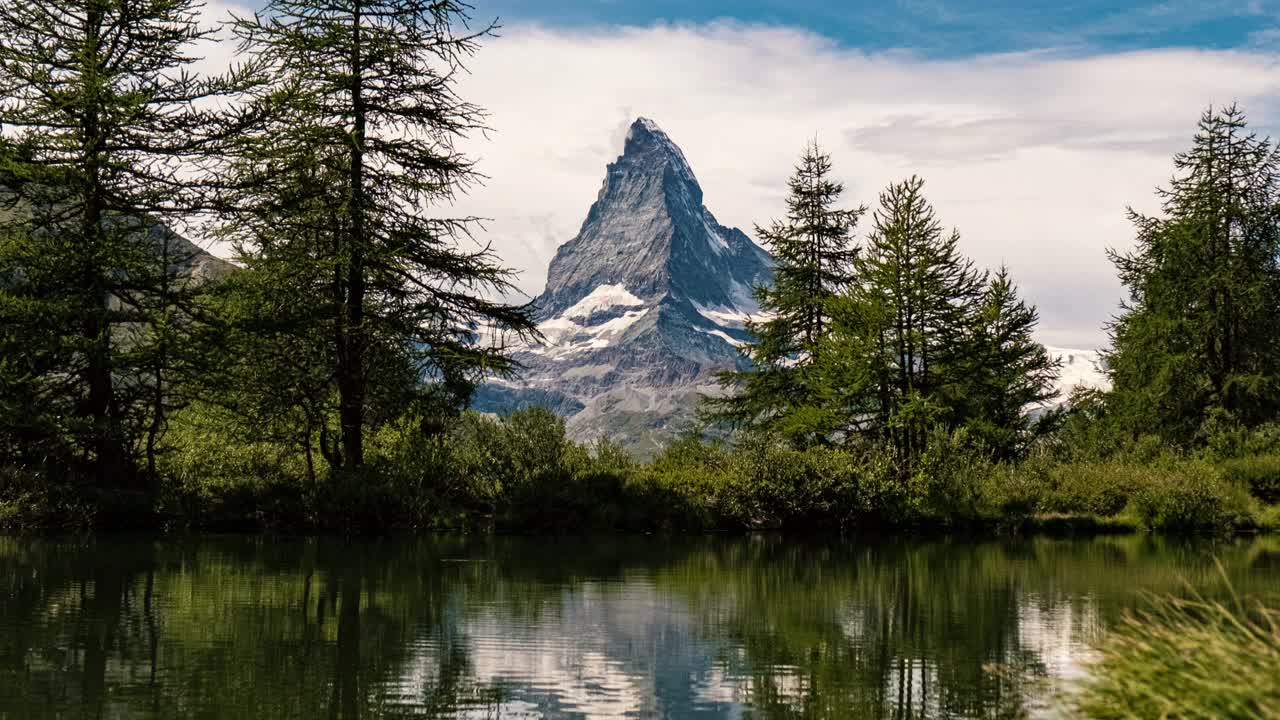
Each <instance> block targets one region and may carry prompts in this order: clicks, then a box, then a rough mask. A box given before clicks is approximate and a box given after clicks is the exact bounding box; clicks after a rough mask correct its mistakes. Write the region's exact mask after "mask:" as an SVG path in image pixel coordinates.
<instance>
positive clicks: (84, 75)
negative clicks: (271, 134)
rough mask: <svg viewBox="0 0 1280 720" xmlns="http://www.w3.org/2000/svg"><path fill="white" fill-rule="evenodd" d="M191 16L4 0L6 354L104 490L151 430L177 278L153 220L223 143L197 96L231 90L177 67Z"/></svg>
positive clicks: (0, 94) (129, 466)
mask: <svg viewBox="0 0 1280 720" xmlns="http://www.w3.org/2000/svg"><path fill="white" fill-rule="evenodd" d="M197 16H198V4H197V3H196V2H195V1H194V0H50V1H49V2H41V3H23V2H11V1H7V2H0V37H3V38H4V42H3V43H0V127H5V128H6V129H7V130H9V131H10V133H11V137H12V140H13V143H14V145H15V146H16V149H15V150H14V151H13V152H11V153H10V155H9V157H8V158H7V159H6V160H5V161H4V165H5V166H4V168H3V170H2V171H0V172H3V175H4V176H5V178H6V180H5V183H4V187H3V190H2V191H0V192H3V195H4V200H5V205H6V206H7V209H4V210H0V234H2V235H3V246H2V247H0V250H2V251H3V258H0V267H5V268H13V269H15V270H14V271H13V272H12V274H11V276H10V281H9V282H8V283H6V284H5V285H3V286H0V314H3V315H4V317H5V319H6V320H7V321H9V323H11V325H10V326H9V327H10V329H8V330H7V331H6V334H5V337H4V342H5V343H6V344H7V345H9V347H6V348H5V355H6V356H10V357H16V358H20V359H19V360H18V364H19V365H21V366H22V370H21V371H20V372H23V373H26V378H27V381H26V389H27V390H28V391H30V392H31V393H32V395H31V398H32V399H33V400H35V401H37V402H38V404H39V406H40V407H41V408H43V413H42V417H43V418H44V419H45V420H47V422H46V423H44V425H45V429H46V430H48V431H50V432H55V433H57V434H59V435H61V436H62V437H63V439H65V440H66V441H67V442H69V443H70V445H69V446H68V447H69V449H70V450H71V451H73V452H75V453H76V454H77V455H78V456H79V460H80V462H81V464H82V465H83V466H86V467H89V468H91V471H90V472H91V474H92V475H93V476H94V477H95V478H96V480H97V483H98V485H99V487H105V486H107V485H108V484H111V483H120V482H124V481H126V480H127V479H128V478H130V477H132V476H134V475H135V474H136V473H135V463H134V461H135V458H136V453H137V451H138V446H139V437H140V436H142V435H150V436H152V438H153V439H154V435H155V422H157V421H156V420H155V418H152V419H151V420H148V419H147V415H148V414H149V413H154V412H156V410H157V409H158V407H159V405H158V404H157V402H156V400H155V398H156V396H157V395H162V394H163V393H164V389H163V383H164V380H163V373H162V371H157V370H156V368H157V367H158V365H157V364H156V362H157V358H159V357H162V356H166V354H167V353H166V352H159V353H156V352H152V351H150V350H147V349H146V348H144V345H145V344H149V343H151V342H153V340H154V339H155V337H156V336H155V334H154V333H151V332H149V331H148V330H147V329H148V328H155V327H157V326H156V325H155V324H154V322H155V320H156V315H155V309H156V304H155V302H154V300H155V298H156V297H157V295H159V294H162V293H163V292H164V289H165V288H167V287H170V286H171V284H172V283H174V281H175V278H174V275H173V272H172V268H173V266H174V263H173V262H172V261H173V260H174V258H163V257H159V256H158V253H157V241H158V240H160V241H161V246H166V243H164V242H163V238H160V237H158V236H157V235H156V231H155V227H156V224H157V223H158V222H161V221H164V220H167V219H175V218H176V217H177V216H179V215H180V214H182V213H183V212H184V210H185V209H186V206H187V203H188V202H189V199H190V193H189V192H187V191H188V190H189V189H190V184H191V183H190V181H189V180H188V179H187V177H186V176H184V175H183V174H182V173H181V172H180V167H181V164H182V162H183V161H184V160H185V159H187V158H189V157H191V156H193V155H198V154H199V153H201V152H203V151H204V149H205V148H207V146H208V144H209V143H211V142H213V141H214V140H215V139H216V133H214V132H213V128H214V122H213V117H212V116H211V115H210V114H209V113H207V112H204V111H201V110H199V109H198V107H197V106H198V104H199V101H201V100H203V99H206V98H208V97H210V96H212V95H216V94H220V93H222V92H225V91H227V90H228V89H229V88H230V87H231V83H224V82H206V81H202V80H199V79H197V78H195V77H194V76H192V75H191V74H189V73H188V72H186V70H185V68H186V67H187V66H188V65H189V64H190V63H191V62H192V60H193V58H191V57H189V56H188V54H187V53H188V51H189V48H190V46H191V44H192V43H193V42H195V41H197V40H199V39H201V38H203V37H204V36H205V34H206V33H205V31H204V30H202V29H200V28H199V27H198V26H197V24H196V19H197ZM11 353H12V354H13V355H10V354H11ZM152 383H154V384H155V385H156V386H157V387H156V388H151V389H150V390H149V389H148V388H149V386H150V384H152ZM160 422H162V421H160ZM148 427H151V428H152V429H151V430H150V431H147V430H144V428H148ZM28 429H29V428H28ZM11 430H12V429H11V428H5V431H6V432H9V431H11ZM152 445H153V444H148V447H151V448H152V449H153V447H152Z"/></svg>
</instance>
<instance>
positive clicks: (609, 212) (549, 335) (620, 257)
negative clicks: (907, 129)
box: [475, 118, 772, 451]
mask: <svg viewBox="0 0 1280 720" xmlns="http://www.w3.org/2000/svg"><path fill="white" fill-rule="evenodd" d="M771 279H772V275H771V271H770V259H769V255H768V253H766V252H765V251H764V250H763V249H761V248H760V247H759V246H757V245H756V244H755V243H753V242H752V241H751V240H750V239H749V238H748V237H747V236H746V235H745V234H744V233H743V232H742V231H741V230H738V229H736V228H728V227H725V226H723V225H721V224H720V223H719V222H717V221H716V219H715V216H714V215H712V214H711V211H709V210H708V209H707V208H706V206H705V205H703V201H702V188H701V187H699V185H698V181H697V179H696V178H695V177H694V174H693V169H692V168H690V167H689V163H688V161H687V160H686V159H685V157H684V154H683V153H682V152H680V148H679V147H677V146H676V144H675V143H674V142H672V141H671V138H669V137H668V136H667V135H666V133H664V132H663V131H662V130H661V129H660V128H659V127H658V126H657V125H656V124H654V123H653V122H652V121H651V120H647V119H645V118H640V119H639V120H636V121H635V123H633V124H632V125H631V128H630V130H629V132H628V133H627V138H626V144H625V146H624V148H623V152H622V155H621V156H620V157H619V158H618V159H617V160H615V161H614V162H613V163H611V164H609V166H608V169H607V171H606V174H605V179H604V183H603V185H602V186H601V188H600V194H599V195H598V196H597V198H596V201H595V203H594V204H593V205H592V206H591V209H590V211H589V212H588V213H587V218H586V220H585V221H584V222H583V224H582V228H581V230H579V232H578V235H577V236H576V237H574V238H573V239H572V240H570V241H568V242H566V243H565V244H564V245H562V246H560V248H559V250H558V251H557V252H556V255H555V258H554V259H553V260H552V261H551V267H550V271H549V273H548V276H547V286H546V290H545V291H544V292H543V293H542V295H540V296H539V297H538V298H537V299H536V301H535V302H536V306H537V308H538V318H539V321H540V323H539V328H540V329H541V331H542V334H543V336H544V339H543V340H542V342H539V343H531V344H528V345H524V346H521V347H518V348H516V352H515V356H516V359H517V360H519V361H520V362H521V363H523V364H524V366H525V371H524V373H523V374H522V377H521V378H520V379H519V380H518V381H515V382H498V383H491V384H488V385H485V386H484V387H482V388H481V389H480V391H479V393H478V395H477V398H476V402H475V406H476V407H477V408H478V409H480V410H482V411H492V412H507V411H510V410H513V409H516V408H519V407H523V406H528V405H548V406H551V407H552V408H553V409H555V410H557V411H558V412H560V413H561V414H562V415H565V416H566V417H567V418H568V427H569V431H570V433H571V434H572V435H573V436H574V437H575V438H577V439H579V440H591V439H594V438H598V437H611V438H613V439H616V440H618V441H620V442H624V443H625V444H627V445H630V446H632V447H634V448H636V449H639V450H642V451H644V450H649V449H653V448H655V447H657V446H658V445H660V444H662V443H663V442H664V441H666V440H667V439H669V438H670V437H672V436H673V435H675V434H677V433H678V432H679V431H680V430H681V429H682V427H684V426H685V425H686V424H687V422H688V420H689V419H690V418H691V416H692V411H693V409H694V406H695V404H696V396H697V394H698V393H699V392H712V391H714V390H715V388H716V385H715V383H714V380H713V376H714V373H715V372H716V371H718V370H722V369H725V368H732V367H740V366H741V365H742V363H743V362H744V360H743V358H742V356H741V355H740V354H739V353H738V351H737V346H738V345H740V344H741V343H742V342H743V341H745V340H746V339H747V335H746V333H745V331H744V329H743V324H744V322H745V321H746V320H747V319H748V318H749V317H751V316H752V315H754V314H756V313H758V312H759V308H758V306H757V305H756V303H755V301H754V300H753V299H752V290H751V289H752V287H753V286H755V285H760V284H767V283H769V282H770V281H771Z"/></svg>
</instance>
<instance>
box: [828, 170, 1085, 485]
mask: <svg viewBox="0 0 1280 720" xmlns="http://www.w3.org/2000/svg"><path fill="white" fill-rule="evenodd" d="M922 190H923V182H922V181H921V180H920V179H919V178H911V179H909V180H907V181H905V182H902V183H898V184H895V185H892V186H890V187H889V189H888V190H886V191H885V192H884V193H882V194H881V197H880V203H881V207H880V208H879V209H878V210H877V211H876V213H875V215H874V228H873V230H872V232H871V235H870V236H869V238H868V240H867V245H866V248H865V249H864V251H863V253H862V255H861V256H860V257H859V258H858V259H857V261H856V262H855V270H856V274H857V278H858V282H857V283H855V284H854V285H853V286H852V287H851V288H850V289H849V291H848V292H847V293H846V294H845V295H843V296H842V297H840V298H839V299H838V300H837V301H835V303H834V304H833V307H834V308H835V311H834V313H833V316H834V320H833V323H832V331H831V333H830V335H829V336H828V337H827V339H826V342H827V344H828V347H829V349H828V350H827V351H825V352H824V354H823V359H824V365H823V370H824V377H825V378H826V381H827V387H828V388H829V392H828V397H829V400H830V405H829V408H830V409H829V412H830V414H832V415H835V416H838V417H839V418H840V419H841V429H842V430H843V431H844V432H845V433H847V434H849V435H853V436H862V437H863V438H866V439H868V440H871V441H875V442H882V443H887V444H888V445H889V446H891V447H892V448H894V450H895V452H897V453H898V454H899V455H900V457H901V458H902V463H903V468H904V470H906V469H907V468H909V466H910V465H911V464H912V463H914V462H916V461H917V460H918V459H919V458H920V457H921V456H922V455H923V454H924V453H925V451H926V450H927V446H928V441H929V438H930V437H931V435H932V434H933V431H934V428H936V427H941V428H945V429H947V430H954V429H958V428H967V429H968V432H969V434H970V435H971V436H972V438H973V439H974V440H975V441H979V442H981V443H982V444H983V445H985V446H986V448H987V449H988V450H989V451H991V452H992V453H993V454H994V456H995V457H997V458H999V459H1009V458H1014V457H1018V456H1020V455H1021V454H1022V453H1023V452H1025V450H1026V448H1027V447H1028V445H1029V444H1030V442H1031V441H1032V440H1033V439H1034V436H1035V433H1034V432H1033V429H1034V426H1035V425H1036V424H1035V423H1033V422H1032V421H1031V420H1030V419H1029V418H1028V416H1027V414H1026V411H1027V408H1028V407H1034V406H1042V405H1043V404H1044V403H1045V402H1046V401H1048V400H1051V399H1052V398H1053V397H1054V395H1055V391H1054V389H1053V384H1054V382H1055V380H1056V377H1057V369H1058V366H1059V364H1058V363H1057V362H1056V361H1054V360H1053V359H1051V358H1050V357H1049V356H1048V353H1046V352H1045V350H1044V347H1043V346H1041V345H1040V344H1039V343H1037V342H1035V340H1034V339H1033V337H1032V333H1033V331H1034V329H1035V326H1036V322H1037V317H1036V312H1035V309H1034V308H1032V307H1030V306H1028V305H1027V304H1026V303H1025V302H1024V301H1023V300H1021V299H1020V298H1019V297H1018V294H1017V288H1016V287H1015V286H1014V284H1013V282H1012V280H1011V279H1010V278H1009V275H1008V272H1007V271H1006V270H1005V269H1004V268H1001V269H1000V271H999V272H997V273H996V274H995V276H993V277H990V278H988V277H987V275H986V274H985V273H980V272H978V271H977V270H976V269H975V268H974V266H973V263H972V262H970V261H969V260H967V259H965V258H964V257H963V256H962V255H961V254H960V252H959V247H958V243H959V235H958V233H956V232H954V231H953V232H951V233H945V232H944V231H943V229H942V226H941V224H940V223H939V221H938V220H937V218H936V217H935V215H934V211H933V208H932V206H931V205H930V204H929V203H928V202H927V201H926V200H925V198H924V196H923V194H922Z"/></svg>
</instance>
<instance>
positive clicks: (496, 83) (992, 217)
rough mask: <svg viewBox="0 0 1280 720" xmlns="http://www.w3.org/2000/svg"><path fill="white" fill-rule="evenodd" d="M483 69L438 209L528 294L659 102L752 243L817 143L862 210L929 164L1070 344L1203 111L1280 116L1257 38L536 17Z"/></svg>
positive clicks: (1277, 86)
mask: <svg viewBox="0 0 1280 720" xmlns="http://www.w3.org/2000/svg"><path fill="white" fill-rule="evenodd" d="M225 7H227V6H226V5H219V6H216V8H210V13H211V14H212V13H214V12H217V13H221V12H223V10H224V8H225ZM229 53H230V48H229V47H225V46H224V47H222V48H218V49H217V53H216V54H217V55H219V56H221V57H223V58H225V56H226V55H229ZM218 59H219V58H216V57H215V58H210V62H215V61H218ZM222 61H223V62H225V60H222ZM469 67H470V71H471V72H470V74H469V75H468V76H466V77H465V79H464V80H463V82H462V87H461V92H462V94H463V96H464V97H465V98H467V99H468V100H471V101H474V102H477V103H479V104H480V105H482V106H484V107H486V108H488V110H489V111H490V112H491V116H490V122H489V124H490V125H491V126H492V127H493V129H494V131H495V132H494V133H492V134H491V135H490V136H489V137H488V138H487V139H482V138H475V139H473V141H471V142H469V143H467V146H466V147H467V148H468V149H469V150H470V151H471V153H472V154H473V156H475V157H477V158H478V159H479V160H480V165H479V167H480V170H481V171H482V172H483V173H485V174H486V175H488V176H489V178H490V179H489V180H488V181H487V182H486V184H485V185H484V186H483V187H480V188H476V189H474V190H473V191H472V193H471V194H470V195H469V196H467V197H464V198H461V199H460V200H459V201H458V203H457V207H455V208H453V209H452V210H436V211H435V212H447V211H452V212H456V213H476V214H479V215H482V216H484V217H487V218H491V221H490V222H488V223H486V232H485V233H484V234H483V235H482V239H483V240H486V241H491V242H492V243H493V244H494V246H495V248H496V249H497V250H498V252H499V253H500V254H501V256H502V257H503V259H504V261H505V262H506V264H508V265H510V266H512V267H514V268H517V269H518V270H520V271H521V273H522V275H521V279H520V283H519V284H520V287H521V289H522V290H523V291H524V292H525V293H527V294H528V295H530V296H532V295H536V294H537V293H538V292H540V291H541V289H542V287H543V284H544V283H545V278H546V269H547V264H548V263H549V262H550V260H551V257H552V256H553V255H554V253H555V250H556V247H557V246H559V245H560V244H561V243H563V242H566V241H567V240H569V239H570V238H572V237H573V236H574V235H575V234H576V233H577V230H578V228H579V225H580V224H581V222H582V220H583V218H584V217H585V216H586V212H587V209H588V207H589V206H590V204H591V202H592V201H593V200H594V199H595V197H596V194H597V192H598V190H599V187H600V182H601V180H602V179H603V177H604V171H605V165H606V164H607V163H609V162H611V161H612V160H613V159H614V158H615V157H616V156H617V154H618V153H619V152H620V150H621V145H622V136H623V134H624V133H625V129H626V127H627V125H628V124H629V123H630V122H631V120H633V119H634V118H635V117H636V116H638V115H644V116H647V117H650V118H653V119H654V120H656V121H657V122H658V124H659V125H661V126H662V127H663V128H664V129H665V130H666V131H667V133H668V134H669V135H670V136H671V137H672V139H674V140H675V141H676V142H677V143H678V144H680V146H681V147H682V149H683V150H684V152H685V154H686V156H687V157H688V159H689V161H690V163H691V164H692V166H693V169H694V171H695V173H697V176H698V179H699V181H700V183H701V184H702V187H703V190H704V192H705V196H706V202H707V205H708V207H709V208H710V209H711V211H712V212H713V213H715V214H716V216H717V218H718V219H719V220H720V222H721V223H723V224H726V225H730V226H737V227H741V228H743V229H744V230H746V231H747V232H748V233H749V234H750V229H751V225H752V224H753V223H757V222H759V223H765V222H767V221H769V220H770V219H772V218H774V217H777V216H778V215H780V214H781V213H782V212H783V207H784V205H783V201H784V193H785V181H786V179H787V177H788V175H789V174H790V171H791V168H792V165H793V164H794V162H795V160H796V157H797V155H798V153H799V151H800V150H801V149H802V147H803V145H804V144H805V142H806V141H808V140H809V139H811V138H813V137H817V138H818V140H819V141H820V142H821V143H822V144H824V145H825V146H826V147H827V149H828V150H829V151H830V152H831V153H832V155H833V159H834V162H835V169H836V172H837V174H838V175H839V176H840V177H841V178H842V179H843V180H845V182H846V184H847V187H848V193H847V196H848V202H849V204H851V205H852V204H857V203H866V204H868V205H872V206H874V204H875V201H876V194H877V193H878V191H879V190H880V189H882V188H883V187H884V186H885V185H886V184H887V183H889V182H890V181H894V180H900V179H902V178H904V177H906V176H908V175H910V174H912V173H916V174H920V175H921V176H923V177H924V178H925V179H926V181H927V185H926V191H927V193H928V196H929V197H930V199H931V200H932V201H933V202H934V204H935V205H936V206H937V209H938V213H939V217H940V218H941V220H942V221H943V222H944V223H945V224H947V225H954V226H956V227H958V228H959V229H960V231H961V234H962V238H963V240H962V243H963V247H964V249H965V250H966V252H968V253H969V254H970V255H971V256H973V257H974V258H975V259H976V260H977V261H979V262H980V263H982V264H984V265H987V266H993V265H996V264H998V263H1000V262H1006V263H1008V264H1009V266H1010V267H1011V269H1012V271H1013V273H1014V276H1015V278H1016V279H1017V280H1018V281H1019V282H1020V283H1021V284H1022V286H1023V289H1024V291H1025V292H1026V294H1027V295H1028V296H1029V297H1030V298H1031V300H1032V301H1033V302H1035V303H1037V305H1039V307H1040V311H1041V317H1042V323H1041V328H1042V333H1041V335H1042V338H1043V339H1044V340H1045V341H1046V342H1049V343H1051V344H1054V345H1060V346H1068V347H1094V346H1099V345H1101V344H1103V343H1104V342H1105V333H1104V332H1103V330H1102V329H1101V326H1102V323H1103V322H1105V321H1106V320H1107V318H1108V317H1109V316H1110V315H1111V314H1112V313H1113V312H1114V310H1115V307H1116V303H1117V301H1118V300H1119V298H1120V296H1121V288H1120V287H1119V285H1118V283H1117V282H1116V281H1115V276H1114V271H1113V269H1112V267H1111V265H1110V264H1109V262H1108V261H1107V259H1106V257H1105V250H1106V248H1108V247H1119V248H1124V247H1127V246H1128V245H1129V244H1130V241H1131V237H1132V233H1131V230H1130V227H1129V225H1128V223H1127V221H1126V219H1125V206H1126V205H1127V204H1132V205H1134V206H1136V207H1137V208H1138V209H1140V210H1146V211H1151V210H1154V209H1155V208H1156V201H1155V198H1154V196H1153V193H1152V190H1153V189H1154V188H1155V186H1157V185H1160V184H1164V183H1165V181H1166V180H1167V178H1168V176H1169V173H1170V172H1171V164H1170V155H1171V154H1172V153H1173V152H1174V151H1176V150H1179V149H1182V148H1184V147H1185V146H1186V145H1187V144H1188V142H1189V140H1190V138H1191V135H1192V134H1193V132H1194V129H1195V122H1196V120H1197V118H1198V116H1199V114H1200V112H1201V111H1202V110H1203V109H1204V107H1205V106H1206V105H1208V104H1210V103H1214V104H1219V103H1227V102H1231V101H1233V100H1236V101H1239V102H1240V103H1241V104H1242V105H1243V106H1244V107H1245V109H1246V110H1248V111H1249V113H1250V116H1251V119H1252V122H1253V124H1254V126H1255V127H1257V128H1258V129H1261V130H1264V131H1265V130H1267V129H1269V128H1271V127H1274V126H1275V123H1276V120H1277V116H1278V115H1280V113H1278V111H1280V105H1278V104H1277V101H1276V100H1275V99H1274V98H1277V97H1280V93H1278V92H1277V91H1280V54H1275V53H1267V52H1263V51H1262V50H1261V49H1258V48H1255V49H1254V50H1253V51H1251V52H1246V51H1204V50H1190V49H1175V50H1160V51H1141V52H1129V53H1117V54H1103V55H1098V54H1094V55H1088V56H1079V55H1072V54H1069V53H1063V52H1056V51H1052V50H1047V51H1041V52H1027V53H1016V54H1002V55H994V56H985V57H974V58H968V59H959V60H955V59H953V60H931V59H924V58H920V57H917V56H915V55H913V54H912V53H910V52H909V51H894V52H887V53H876V54H868V53H864V52H861V51H858V50H851V49H846V48H841V47H838V46H837V45H836V44H835V43H833V42H831V41H829V40H827V39H824V38H822V37H820V36H818V35H814V34H811V33H807V32H803V31H798V30H791V29H785V28H776V27H762V26H747V25H740V24H732V23H717V24H712V25H706V26H671V25H658V26H653V27H645V28H636V27H602V28H596V29H593V30H586V31H581V30H579V31H563V30H557V29H553V28H548V27H542V26H530V25H519V26H513V27H508V28H504V29H503V30H502V31H501V37H498V38H493V39H491V40H489V41H487V42H486V43H485V44H484V46H483V47H482V48H481V50H480V52H479V54H478V55H477V56H476V57H475V58H474V59H473V60H472V61H471V62H470V64H469Z"/></svg>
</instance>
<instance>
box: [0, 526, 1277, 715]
mask: <svg viewBox="0 0 1280 720" xmlns="http://www.w3.org/2000/svg"><path fill="white" fill-rule="evenodd" d="M1219 568H1221V569H1219ZM1224 576H1225V577H1226V578H1227V579H1229V582H1230V585H1231V587H1232V588H1234V591H1235V592H1237V593H1241V594H1253V595H1276V594H1280V539H1277V538H1262V539H1240V540H1232V541H1213V540H1170V539H1160V538H1154V537H1148V536H1141V535H1138V536H1121V537H1100V538H1093V539H1076V540H1071V539H1051V538H1043V537H1041V538H1019V539H1009V540H1003V541H987V542H976V541H961V540H941V539H906V538H895V539H869V538H864V539H841V540H830V541H822V542H817V541H812V540H800V539H795V538H786V537H780V536H776V535H762V536H748V537H729V538H725V537H692V538H688V537H685V538H660V537H588V538H557V539H544V538H516V537H472V538H465V537H463V538H454V537H432V538H426V539H383V540H374V541H361V542H345V541H342V540H339V539H289V538H283V539H282V538H266V537H194V538H164V539H159V540H157V539H144V538H122V537H111V536H106V537H97V538H89V539H29V538H0V718H3V719H5V720H9V719H14V720H17V719H19V718H20V719H22V720H34V719H37V718H131V719H132V718H156V719H159V718H164V719H166V720H167V719H171V718H209V719H222V718H227V719H232V720H249V719H251V718H272V719H291V718H298V719H303V718H306V719H308V720H310V719H311V718H337V719H344V720H353V719H355V718H432V717H462V718H608V717H666V718H682V717H700V718H702V717H705V718H740V717H759V718H773V717H829V718H946V717H957V718H959V717H1026V716H1031V717H1053V716H1055V715H1056V710H1057V709H1058V708H1059V706H1061V704H1062V702H1061V699H1060V698H1061V695H1062V693H1064V692H1069V689H1070V688H1071V687H1072V684H1073V683H1075V682H1077V681H1078V680H1079V679H1080V678H1081V677H1082V676H1083V675H1084V674H1085V673H1086V672H1087V667H1088V661H1089V658H1090V650H1089V647H1090V643H1091V642H1093V641H1094V640H1096V638H1097V637H1098V635H1099V633H1100V632H1102V631H1103V630H1104V629H1105V628H1106V627H1107V626H1108V625H1110V624H1112V623H1115V622H1116V621H1117V620H1118V619H1119V618H1120V617H1121V616H1122V614H1123V612H1124V611H1125V610H1126V608H1131V607H1134V606H1135V605H1136V604H1140V603H1141V602H1142V601H1143V594H1144V593H1150V592H1157V593H1165V592H1183V591H1185V587H1186V583H1187V582H1192V583H1194V584H1195V585H1196V586H1197V588H1199V589H1201V590H1202V591H1203V592H1205V593H1208V594H1223V593H1226V592H1228V589H1227V584H1226V583H1227V581H1226V580H1224Z"/></svg>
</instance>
